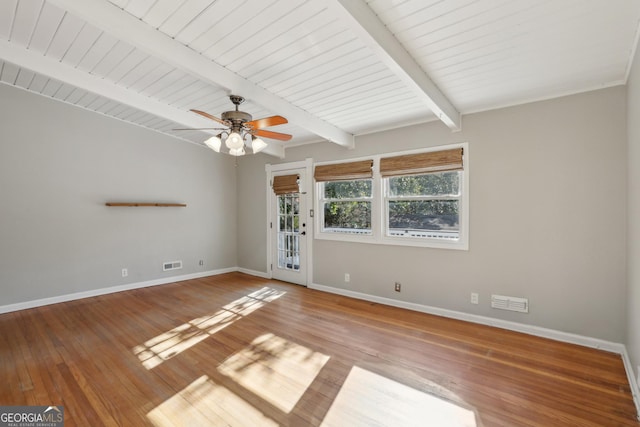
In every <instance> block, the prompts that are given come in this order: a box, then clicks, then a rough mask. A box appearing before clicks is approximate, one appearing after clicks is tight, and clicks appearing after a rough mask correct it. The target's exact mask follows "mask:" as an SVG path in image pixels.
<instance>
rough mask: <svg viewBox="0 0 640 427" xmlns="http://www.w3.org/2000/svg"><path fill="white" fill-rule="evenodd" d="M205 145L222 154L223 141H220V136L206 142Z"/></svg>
mask: <svg viewBox="0 0 640 427" xmlns="http://www.w3.org/2000/svg"><path fill="white" fill-rule="evenodd" d="M204 143H205V144H207V147H209V148H211V149H212V150H213V151H215V152H216V153H219V152H220V147H221V146H222V140H221V139H220V137H219V136H216V135H214V136H212V137H211V138H209V139H207V140H206V141H204Z"/></svg>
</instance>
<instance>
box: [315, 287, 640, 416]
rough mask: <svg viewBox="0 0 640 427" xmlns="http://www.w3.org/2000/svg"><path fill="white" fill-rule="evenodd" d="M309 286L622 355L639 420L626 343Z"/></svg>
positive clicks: (639, 403) (638, 401)
mask: <svg viewBox="0 0 640 427" xmlns="http://www.w3.org/2000/svg"><path fill="white" fill-rule="evenodd" d="M309 288H310V289H315V290H318V291H323V292H329V293H332V294H337V295H343V296H347V297H352V298H356V299H361V300H364V301H370V302H376V303H379V304H384V305H390V306H393V307H399V308H406V309H408V310H413V311H419V312H422V313H427V314H433V315H436V316H442V317H448V318H452V319H457V320H464V321H467V322H472V323H478V324H481V325H488V326H494V327H496V328H501V329H507V330H510V331H516V332H522V333H525V334H529V335H534V336H537V337H542V338H549V339H552V340H556V341H562V342H566V343H570V344H577V345H582V346H585V347H591V348H597V349H600V350H604V351H609V352H611V353H616V354H619V355H620V356H621V357H622V362H623V364H624V368H625V371H626V373H627V377H628V379H629V387H630V388H631V394H632V396H633V402H634V403H635V406H636V415H637V417H638V419H639V420H640V394H639V393H638V383H637V381H636V379H635V377H634V375H633V372H634V371H633V368H632V366H631V361H630V360H629V356H628V354H627V348H626V346H625V345H624V344H620V343H615V342H611V341H605V340H601V339H598V338H592V337H587V336H583V335H578V334H572V333H569V332H563V331H557V330H554V329H548V328H541V327H539V326H533V325H526V324H524V323H518V322H510V321H508V320H501V319H494V318H491V317H487V316H480V315H477V314H469V313H463V312H461V311H455V310H447V309H443V308H438V307H432V306H428V305H423V304H415V303H411V302H406V301H399V300H395V299H392V298H385V297H379V296H375V295H369V294H365V293H361V292H354V291H350V290H346V289H340V288H334V287H331V286H325V285H318V284H315V283H314V284H312V285H310V286H309Z"/></svg>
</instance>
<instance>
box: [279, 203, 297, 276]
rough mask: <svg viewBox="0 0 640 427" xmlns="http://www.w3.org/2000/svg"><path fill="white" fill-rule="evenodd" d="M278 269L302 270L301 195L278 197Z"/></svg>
mask: <svg viewBox="0 0 640 427" xmlns="http://www.w3.org/2000/svg"><path fill="white" fill-rule="evenodd" d="M278 206H279V209H278V221H277V222H276V223H277V224H278V268H281V269H285V270H294V271H297V270H300V225H299V222H300V220H299V215H298V214H299V210H300V200H299V194H298V193H294V194H281V195H279V196H278Z"/></svg>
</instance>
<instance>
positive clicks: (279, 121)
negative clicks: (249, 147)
mask: <svg viewBox="0 0 640 427" xmlns="http://www.w3.org/2000/svg"><path fill="white" fill-rule="evenodd" d="M287 123H289V121H288V120H287V119H285V118H284V117H282V116H271V117H264V118H262V119H256V120H252V121H250V122H247V123H245V126H248V127H250V128H252V129H262V128H268V127H269V126H277V125H284V124H287Z"/></svg>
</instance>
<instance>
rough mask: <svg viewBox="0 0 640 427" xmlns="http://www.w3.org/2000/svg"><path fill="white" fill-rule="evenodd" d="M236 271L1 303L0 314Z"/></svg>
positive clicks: (214, 272)
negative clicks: (13, 302)
mask: <svg viewBox="0 0 640 427" xmlns="http://www.w3.org/2000/svg"><path fill="white" fill-rule="evenodd" d="M234 271H238V268H237V267H231V268H223V269H219V270H209V271H202V272H199V273H192V274H184V275H181V276H171V277H163V278H161V279H153V280H147V281H145V282H136V283H127V284H126V285H118V286H110V287H108V288H100V289H92V290H90V291H84V292H74V293H72V294H66V295H59V296H55V297H50V298H42V299H37V300H32V301H25V302H19V303H15V304H8V305H1V306H0V314H2V313H9V312H12V311H18V310H26V309H29V308H35V307H41V306H43V305H50V304H58V303H61V302H67V301H74V300H78V299H82V298H90V297H96V296H99V295H106V294H112V293H115V292H122V291H129V290H132V289H139V288H147V287H149V286H158V285H166V284H168V283H174V282H181V281H183V280H190V279H199V278H201V277H207V276H216V275H218V274H224V273H231V272H234Z"/></svg>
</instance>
